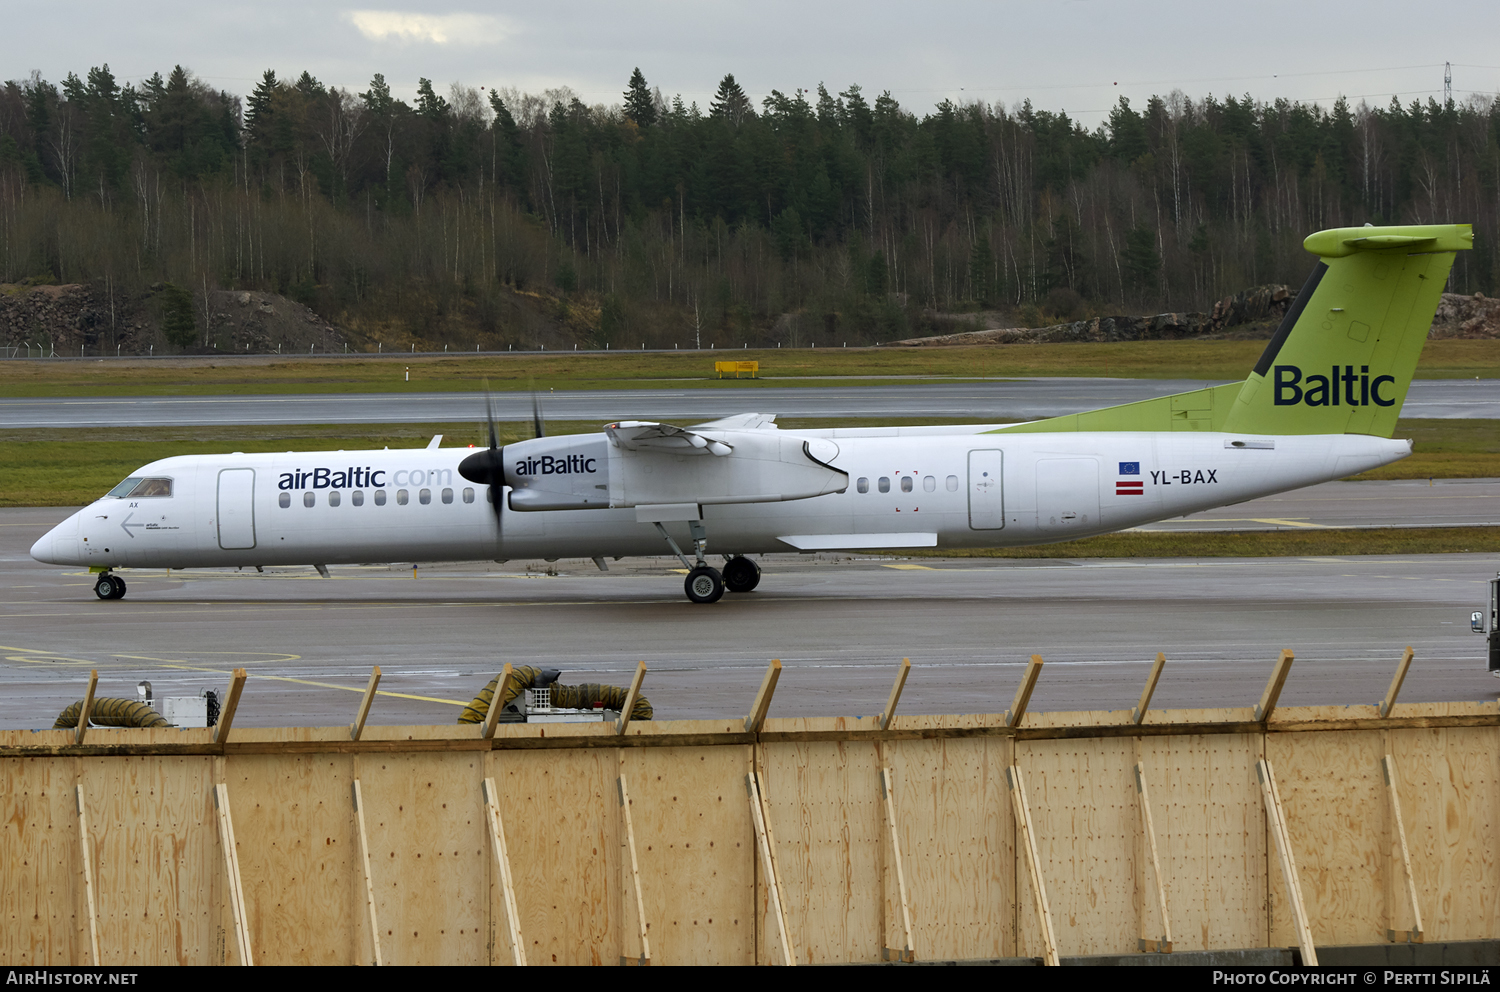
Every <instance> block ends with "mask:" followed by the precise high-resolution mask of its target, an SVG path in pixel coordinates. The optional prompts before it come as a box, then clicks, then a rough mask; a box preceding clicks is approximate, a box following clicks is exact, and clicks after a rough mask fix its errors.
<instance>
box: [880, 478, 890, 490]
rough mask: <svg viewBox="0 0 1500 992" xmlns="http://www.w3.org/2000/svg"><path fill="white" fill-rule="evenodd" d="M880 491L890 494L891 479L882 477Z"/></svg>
mask: <svg viewBox="0 0 1500 992" xmlns="http://www.w3.org/2000/svg"><path fill="white" fill-rule="evenodd" d="M880 491H881V492H883V493H888V492H890V491H891V480H890V478H889V477H887V476H884V475H882V476H881V477H880Z"/></svg>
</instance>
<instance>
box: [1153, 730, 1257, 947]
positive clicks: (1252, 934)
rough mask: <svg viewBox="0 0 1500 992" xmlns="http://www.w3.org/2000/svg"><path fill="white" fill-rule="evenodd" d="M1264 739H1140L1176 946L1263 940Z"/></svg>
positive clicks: (1250, 944) (1238, 736) (1234, 944)
mask: <svg viewBox="0 0 1500 992" xmlns="http://www.w3.org/2000/svg"><path fill="white" fill-rule="evenodd" d="M1164 715H1166V714H1164ZM1260 746H1261V739H1260V737H1259V735H1251V734H1234V735H1224V736H1214V737H1192V736H1189V737H1172V738H1149V737H1148V738H1146V739H1145V740H1144V741H1143V743H1142V760H1143V761H1144V763H1145V769H1146V775H1147V776H1148V778H1149V779H1150V782H1151V800H1152V802H1153V804H1154V809H1153V813H1154V815H1155V818H1156V830H1157V843H1158V845H1159V847H1160V853H1161V857H1162V875H1163V877H1164V879H1165V882H1166V889H1167V907H1168V909H1169V910H1170V912H1171V914H1172V938H1173V943H1174V949H1175V950H1206V949H1216V948H1233V947H1264V946H1266V939H1267V928H1266V872H1267V868H1268V865H1269V862H1268V861H1267V847H1266V843H1267V834H1266V826H1265V814H1264V812H1263V811H1262V809H1261V800H1260V792H1259V787H1258V786H1257V784H1256V780H1255V761H1256V760H1257V759H1258V758H1259V757H1260Z"/></svg>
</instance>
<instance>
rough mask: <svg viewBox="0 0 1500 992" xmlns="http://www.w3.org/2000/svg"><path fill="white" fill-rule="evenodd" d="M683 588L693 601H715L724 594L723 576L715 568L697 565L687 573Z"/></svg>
mask: <svg viewBox="0 0 1500 992" xmlns="http://www.w3.org/2000/svg"><path fill="white" fill-rule="evenodd" d="M682 585H683V588H684V589H686V590H687V597H688V599H691V600H692V601H693V602H695V603H717V602H718V601H719V599H720V598H721V597H722V596H723V595H724V577H723V576H722V575H720V574H719V570H718V569H716V568H709V567H708V566H707V565H699V566H698V567H697V568H695V569H693V570H692V571H691V572H689V573H688V575H687V581H686V582H684V583H683V584H682Z"/></svg>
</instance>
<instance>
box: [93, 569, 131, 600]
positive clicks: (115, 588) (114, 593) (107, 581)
mask: <svg viewBox="0 0 1500 992" xmlns="http://www.w3.org/2000/svg"><path fill="white" fill-rule="evenodd" d="M94 595H95V596H98V597H99V598H100V599H119V598H120V597H121V596H123V595H125V583H124V582H121V581H120V580H119V579H118V578H116V577H115V576H113V575H109V574H107V573H106V574H104V575H101V576H99V581H98V582H95V583H94Z"/></svg>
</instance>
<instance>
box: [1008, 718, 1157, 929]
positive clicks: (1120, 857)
mask: <svg viewBox="0 0 1500 992" xmlns="http://www.w3.org/2000/svg"><path fill="white" fill-rule="evenodd" d="M1133 747H1134V745H1133V741H1132V740H1131V739H1129V738H1115V739H1113V740H1092V741H1090V740H1070V741H1029V742H1021V743H1018V744H1017V745H1016V763H1017V764H1018V765H1020V766H1021V770H1022V772H1023V773H1024V775H1025V780H1026V792H1027V797H1028V799H1029V800H1030V809H1031V819H1032V822H1033V823H1034V824H1035V827H1036V835H1037V851H1038V854H1039V855H1040V868H1041V873H1042V879H1043V885H1044V886H1045V887H1046V890H1047V899H1048V901H1049V903H1050V904H1051V907H1052V930H1053V934H1054V935H1055V936H1056V939H1057V947H1058V953H1059V954H1063V955H1073V954H1119V953H1126V952H1130V951H1133V950H1134V949H1135V946H1136V937H1137V933H1138V932H1139V926H1140V924H1139V914H1138V912H1137V909H1136V893H1135V884H1136V883H1135V879H1136V878H1137V877H1138V875H1139V869H1138V866H1137V865H1136V863H1135V849H1136V834H1137V833H1138V832H1139V830H1140V827H1139V823H1140V815H1139V813H1138V812H1137V809H1136V803H1135V780H1134V777H1133V775H1132V773H1131V765H1132V764H1133V763H1134V749H1133ZM1029 884H1030V882H1029V879H1028V880H1025V885H1029ZM1023 887H1024V886H1023ZM1030 898H1031V897H1030V895H1029V893H1025V892H1023V893H1021V894H1020V900H1021V905H1022V906H1024V907H1026V908H1025V909H1023V910H1022V911H1021V919H1022V921H1023V923H1033V924H1034V920H1032V917H1034V915H1035V913H1034V911H1030V906H1031V901H1030ZM1020 932H1021V934H1022V935H1023V939H1022V942H1021V945H1020V947H1019V953H1020V954H1021V955H1022V956H1026V957H1041V956H1042V954H1043V944H1042V941H1041V933H1040V931H1039V930H1038V929H1037V928H1036V927H1035V926H1034V925H1023V926H1022V927H1020Z"/></svg>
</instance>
